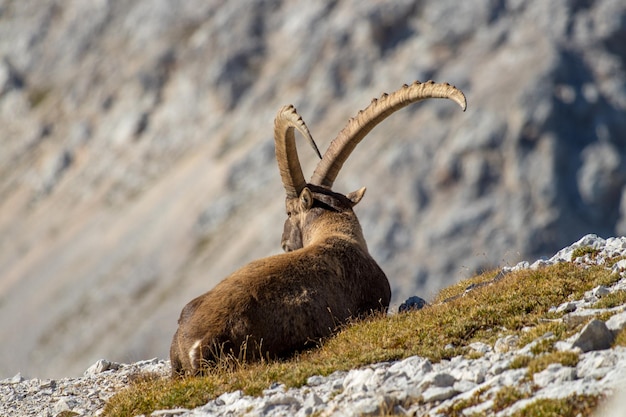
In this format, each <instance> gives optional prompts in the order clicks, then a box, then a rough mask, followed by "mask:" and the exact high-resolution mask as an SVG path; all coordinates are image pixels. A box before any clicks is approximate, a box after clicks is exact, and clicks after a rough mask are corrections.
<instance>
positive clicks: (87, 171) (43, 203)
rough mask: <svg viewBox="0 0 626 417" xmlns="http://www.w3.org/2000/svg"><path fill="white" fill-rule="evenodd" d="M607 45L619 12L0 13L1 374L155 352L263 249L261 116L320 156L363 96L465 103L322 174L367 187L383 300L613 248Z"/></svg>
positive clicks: (616, 216)
mask: <svg viewBox="0 0 626 417" xmlns="http://www.w3.org/2000/svg"><path fill="white" fill-rule="evenodd" d="M324 3H325V2H324ZM544 3H545V4H544ZM625 37H626V6H625V5H624V4H623V2H620V1H618V0H614V1H611V0H596V1H551V2H525V1H493V0H492V1H490V0H484V1H481V0H473V1H468V2H462V3H459V2H456V1H452V0H450V1H440V0H439V1H421V2H417V1H415V2H411V1H385V2H378V1H372V2H367V1H337V2H332V3H326V4H322V2H319V4H318V3H317V2H295V3H294V2H281V1H265V2H262V1H259V2H254V3H250V2H244V1H230V2H217V1H213V2H204V1H186V2H182V3H181V2H173V1H165V0H156V1H137V2H131V3H129V2H124V1H92V2H79V1H76V2H73V1H63V2H61V1H59V2H53V1H50V2H46V4H45V5H43V4H41V2H37V1H24V0H21V1H1V2H0V317H2V320H0V339H2V341H3V342H2V344H0V377H6V376H11V375H13V374H15V373H17V372H18V371H21V372H22V373H23V374H24V375H27V376H31V377H59V376H70V375H76V374H79V373H81V372H82V371H83V370H84V369H85V368H86V367H87V366H88V365H89V364H91V363H93V362H94V361H95V360H97V359H98V358H100V357H106V358H108V359H111V360H118V361H131V360H135V359H139V358H148V357H153V356H159V357H166V356H167V346H168V345H169V342H170V339H171V336H172V334H173V333H174V330H175V328H176V319H177V317H178V314H179V312H180V309H181V308H182V306H183V305H184V304H185V303H186V302H187V301H189V300H190V299H191V298H193V297H195V296H197V295H199V294H200V293H202V292H205V291H206V290H208V289H210V288H211V287H212V286H214V285H215V284H216V283H217V282H219V280H221V279H222V278H223V277H225V276H226V275H227V274H228V273H230V272H232V271H233V270H235V269H237V268H238V267H240V266H242V265H244V264H245V263H246V262H248V261H250V260H252V259H255V258H258V257H261V256H266V255H269V254H273V253H278V252H279V251H280V237H281V232H282V224H283V220H284V214H283V209H284V208H283V204H284V195H283V189H282V186H281V183H280V176H279V175H278V170H277V168H276V165H275V160H274V149H273V138H272V132H273V130H272V129H273V124H272V121H273V117H274V114H275V112H276V111H277V110H278V109H279V108H280V106H282V105H283V104H289V103H291V104H294V105H295V106H296V108H297V109H298V112H299V113H300V114H301V115H302V116H303V117H304V119H305V120H306V122H307V124H308V125H309V127H310V129H311V132H312V134H313V136H314V138H315V139H316V141H317V142H318V145H319V146H320V148H321V149H322V151H323V150H324V149H325V148H326V147H327V146H328V144H329V143H330V140H332V138H333V137H334V136H335V134H336V133H337V132H338V131H339V130H340V129H341V128H342V127H343V125H344V124H345V122H346V121H347V119H348V118H349V117H351V116H352V115H353V114H355V113H356V111H357V110H359V109H362V108H364V107H366V106H367V104H368V103H369V101H370V100H371V98H373V97H377V96H379V95H380V94H381V93H382V92H384V91H387V92H390V91H392V90H395V89H397V88H399V87H400V86H401V85H402V84H403V83H410V82H412V81H413V80H416V79H418V80H421V81H426V80H428V79H434V80H436V81H447V82H450V83H452V84H455V85H456V86H457V87H459V88H461V89H463V90H464V91H465V93H466V95H467V97H468V102H469V108H468V111H467V112H466V113H461V112H458V109H457V108H455V106H454V105H453V104H452V103H449V102H444V101H434V100H433V101H429V102H425V103H422V104H417V105H414V106H412V107H410V108H408V109H405V110H402V111H401V112H399V113H397V114H394V115H393V116H392V117H391V118H390V119H388V120H387V121H386V122H384V123H383V124H382V125H381V126H379V127H377V128H376V129H375V130H374V131H372V132H371V133H370V135H369V136H368V137H367V138H366V139H365V140H364V141H363V142H362V143H361V145H359V148H358V149H357V150H356V151H355V152H354V153H353V155H352V156H351V158H350V160H349V161H348V162H347V163H346V164H345V166H344V169H343V171H342V172H341V173H340V174H339V176H338V178H337V181H336V182H335V187H334V188H335V190H337V191H339V192H344V193H345V192H348V191H351V190H354V189H357V188H359V187H361V186H367V187H368V194H367V196H366V198H365V199H364V200H363V202H362V203H361V204H359V206H358V207H357V215H358V216H359V217H360V219H361V223H362V226H363V230H364V233H365V237H366V239H367V242H368V246H369V248H370V251H371V252H372V254H373V256H374V258H375V259H377V261H378V262H379V264H380V265H381V267H382V268H383V270H384V271H385V272H386V273H387V276H388V277H389V280H390V282H391V285H392V291H393V297H394V298H393V300H392V305H394V304H395V305H397V304H399V302H401V301H402V300H403V299H404V298H406V297H408V296H410V295H413V294H415V293H419V294H421V295H422V296H425V297H430V296H431V295H432V294H433V293H434V292H435V291H436V290H437V289H438V288H440V287H442V286H444V285H448V284H450V283H451V282H453V281H456V280H458V279H460V278H463V277H466V276H468V275H470V274H471V273H472V272H474V271H475V270H480V269H484V268H488V267H492V266H497V265H503V264H513V263H515V262H516V261H518V260H519V259H533V258H535V257H537V256H541V255H546V254H550V253H553V252H554V251H556V250H558V249H559V248H561V247H563V246H564V245H566V244H568V243H570V242H572V241H575V240H577V239H578V238H579V237H580V236H582V235H583V234H585V233H597V234H599V235H603V236H608V235H619V234H624V233H626V151H625V149H626V117H625V115H626V87H625V85H626V72H625V71H626V68H625V64H626V50H624V46H623V39H624V38H625ZM300 155H301V158H302V160H303V167H304V170H305V173H306V174H307V175H310V174H311V173H312V171H313V168H314V166H315V165H314V164H315V156H314V155H313V153H312V152H310V150H309V149H307V148H305V147H304V146H303V147H301V151H300Z"/></svg>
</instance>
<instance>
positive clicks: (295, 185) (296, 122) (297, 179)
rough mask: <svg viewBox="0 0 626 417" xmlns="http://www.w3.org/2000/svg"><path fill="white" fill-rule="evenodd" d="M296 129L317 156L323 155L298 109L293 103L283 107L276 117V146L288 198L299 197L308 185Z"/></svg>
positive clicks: (277, 159)
mask: <svg viewBox="0 0 626 417" xmlns="http://www.w3.org/2000/svg"><path fill="white" fill-rule="evenodd" d="M294 129H298V131H299V132H300V133H301V134H302V136H304V137H305V138H306V139H307V141H308V142H309V144H310V145H311V147H313V149H314V150H315V153H317V156H319V158H320V159H322V155H321V154H320V151H319V149H318V148H317V145H316V144H315V141H314V140H313V137H312V136H311V133H310V132H309V129H308V128H307V126H306V124H305V123H304V120H302V118H301V117H300V115H299V114H298V112H296V109H295V108H294V107H293V106H291V105H289V106H284V107H282V108H281V109H280V110H279V111H278V114H276V118H275V119H274V143H275V146H276V162H278V169H279V171H280V176H281V178H282V180H283V186H284V187H285V191H286V192H287V197H288V198H295V197H298V196H299V195H300V192H301V191H302V189H303V188H304V187H305V186H306V181H305V180H304V175H303V174H302V167H301V166H300V160H299V159H298V151H297V149H296V139H295V135H294Z"/></svg>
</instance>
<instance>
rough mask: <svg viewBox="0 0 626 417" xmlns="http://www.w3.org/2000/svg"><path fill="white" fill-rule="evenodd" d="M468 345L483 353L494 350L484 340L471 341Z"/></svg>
mask: <svg viewBox="0 0 626 417" xmlns="http://www.w3.org/2000/svg"><path fill="white" fill-rule="evenodd" d="M468 347H469V348H470V349H472V350H474V351H476V352H478V353H483V354H485V353H489V352H491V351H492V350H493V349H492V348H491V346H489V345H488V344H486V343H483V342H474V343H470V344H469V346H468Z"/></svg>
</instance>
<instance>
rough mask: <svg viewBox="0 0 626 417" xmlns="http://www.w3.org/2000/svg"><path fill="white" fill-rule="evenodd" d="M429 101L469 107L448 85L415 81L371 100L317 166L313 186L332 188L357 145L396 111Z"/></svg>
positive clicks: (461, 95)
mask: <svg viewBox="0 0 626 417" xmlns="http://www.w3.org/2000/svg"><path fill="white" fill-rule="evenodd" d="M427 98H447V99H450V100H453V101H454V102H456V103H457V104H458V105H459V106H461V108H462V109H463V111H465V108H466V107H467V102H466V100H465V95H464V94H463V92H462V91H461V90H459V89H457V88H456V87H454V86H451V85H450V84H448V83H445V84H438V83H435V82H433V81H428V82H425V83H420V82H419V81H415V82H414V83H413V84H411V85H410V86H408V85H406V84H405V85H404V86H402V88H401V89H399V90H398V91H395V92H393V93H391V94H383V95H382V96H381V97H380V99H374V100H372V103H371V104H370V105H369V106H367V108H366V109H365V110H361V111H360V112H359V113H358V114H357V115H356V117H353V118H352V119H350V120H349V121H348V124H347V125H346V126H345V127H344V128H343V130H342V131H341V132H339V134H338V135H337V137H336V138H335V139H334V140H333V141H332V142H331V144H330V146H329V147H328V150H327V151H326V152H325V153H324V157H323V158H322V160H321V161H320V162H319V163H318V164H317V167H316V168H315V171H314V172H313V176H312V177H311V184H315V185H321V186H324V187H328V188H331V187H332V186H333V183H334V182H335V178H336V177H337V174H338V173H339V171H340V170H341V167H342V166H343V164H344V162H346V160H347V159H348V157H349V156H350V154H351V153H352V151H353V150H354V148H355V147H356V145H358V143H359V142H360V141H361V140H362V139H363V138H364V137H365V136H366V135H367V134H368V133H369V132H370V131H371V130H372V129H373V128H374V127H375V126H376V125H377V124H379V123H380V122H382V121H383V120H385V119H386V118H387V116H390V115H391V114H392V113H394V112H395V111H397V110H400V109H401V108H403V107H405V106H407V105H409V104H411V103H415V102H418V101H421V100H424V99H427Z"/></svg>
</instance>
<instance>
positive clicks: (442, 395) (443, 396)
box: [422, 386, 459, 403]
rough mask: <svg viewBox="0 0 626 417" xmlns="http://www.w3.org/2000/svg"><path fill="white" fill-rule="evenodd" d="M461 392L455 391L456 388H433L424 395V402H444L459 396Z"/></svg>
mask: <svg viewBox="0 0 626 417" xmlns="http://www.w3.org/2000/svg"><path fill="white" fill-rule="evenodd" d="M458 393H459V391H457V390H456V389H454V387H438V386H433V387H430V388H428V389H427V390H426V391H424V393H423V394H422V401H424V402H425V403H430V402H434V401H443V400H447V399H449V398H452V397H454V396H455V395H457V394H458Z"/></svg>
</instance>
